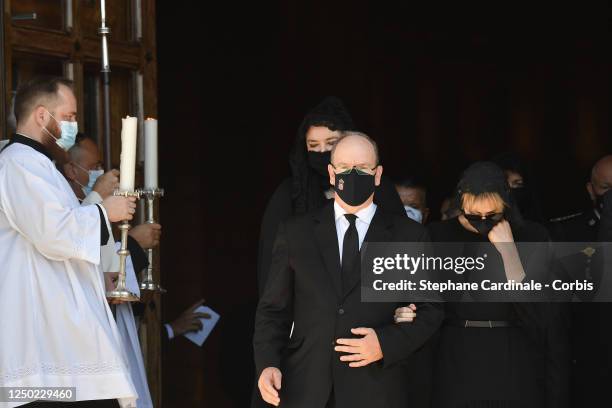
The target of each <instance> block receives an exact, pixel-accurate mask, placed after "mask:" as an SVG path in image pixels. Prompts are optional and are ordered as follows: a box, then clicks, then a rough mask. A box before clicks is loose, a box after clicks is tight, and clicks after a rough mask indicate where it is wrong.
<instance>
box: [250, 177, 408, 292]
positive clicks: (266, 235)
mask: <svg viewBox="0 0 612 408" xmlns="http://www.w3.org/2000/svg"><path fill="white" fill-rule="evenodd" d="M291 183H292V180H291V178H287V179H285V181H283V182H282V183H281V184H280V185H279V186H278V188H277V189H276V191H275V192H274V194H273V195H272V197H271V198H270V201H269V202H268V205H267V206H266V211H265V212H264V216H263V219H262V222H261V231H260V235H259V250H258V259H257V282H258V287H259V295H260V296H261V295H262V292H263V290H264V287H265V285H266V281H267V279H268V273H269V270H270V262H271V258H272V245H273V244H274V238H275V237H276V232H277V231H278V226H279V225H280V223H281V222H282V221H284V220H286V219H287V218H289V217H290V216H292V215H295V214H294V211H293V200H292V198H291V194H292V184H291ZM374 202H375V203H376V205H378V206H379V207H380V208H382V209H384V210H385V211H386V212H388V213H392V214H395V215H398V216H402V217H405V216H406V211H405V210H404V205H403V204H402V200H401V199H400V198H399V195H398V194H397V190H396V189H395V186H394V185H393V183H392V182H391V181H390V180H389V179H387V178H386V177H385V176H383V177H382V179H381V181H380V185H379V186H378V187H376V190H375V192H374Z"/></svg>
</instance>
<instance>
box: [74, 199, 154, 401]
mask: <svg viewBox="0 0 612 408" xmlns="http://www.w3.org/2000/svg"><path fill="white" fill-rule="evenodd" d="M101 202H102V197H101V196H100V194H98V193H97V192H95V191H92V192H91V193H89V195H88V196H87V197H85V199H84V200H83V203H82V204H81V205H91V204H99V203H101ZM120 248H121V242H115V240H114V238H113V237H112V235H111V238H110V239H109V241H108V243H107V244H106V245H103V246H102V248H101V259H100V264H101V266H102V271H104V272H118V271H119V263H120V259H119V255H117V251H118V250H119V249H120ZM125 273H126V282H125V285H126V287H127V289H128V290H129V291H130V292H132V293H134V294H135V295H136V296H140V286H139V285H138V280H137V279H136V272H135V271H134V265H133V264H132V257H131V256H128V257H127V260H126V263H125ZM115 310H116V313H115V314H116V321H117V327H118V329H119V334H120V335H121V339H122V341H123V348H124V351H125V355H126V358H127V361H128V366H129V368H130V375H131V378H132V383H133V384H134V386H135V387H136V390H137V392H138V400H137V401H136V407H137V408H153V402H152V401H151V393H150V391H149V383H148V382H147V373H146V370H145V366H144V360H143V357H142V350H141V348H140V339H139V338H138V329H137V327H136V321H135V319H134V312H133V311H132V305H131V303H129V302H127V303H121V304H119V305H117V306H116V309H115Z"/></svg>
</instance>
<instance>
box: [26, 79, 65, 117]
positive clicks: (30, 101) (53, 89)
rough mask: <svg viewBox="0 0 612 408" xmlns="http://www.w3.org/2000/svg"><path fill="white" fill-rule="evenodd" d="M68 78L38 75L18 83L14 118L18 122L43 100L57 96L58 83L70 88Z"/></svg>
mask: <svg viewBox="0 0 612 408" xmlns="http://www.w3.org/2000/svg"><path fill="white" fill-rule="evenodd" d="M72 84H73V82H72V81H71V80H70V79H67V78H63V77H54V76H38V77H34V78H32V79H30V80H29V81H27V82H24V83H22V84H21V85H19V88H18V89H17V95H15V119H16V120H17V123H18V124H19V123H20V121H22V120H24V119H25V118H26V117H27V116H28V115H29V114H30V113H32V111H33V110H34V108H36V107H37V106H38V105H40V104H41V101H44V100H47V101H48V100H53V99H54V98H57V93H58V91H59V87H60V85H64V86H67V87H68V88H70V89H72Z"/></svg>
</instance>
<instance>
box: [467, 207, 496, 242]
mask: <svg viewBox="0 0 612 408" xmlns="http://www.w3.org/2000/svg"><path fill="white" fill-rule="evenodd" d="M463 216H464V217H465V219H466V220H468V222H469V223H470V225H471V226H472V227H474V228H475V229H476V231H478V233H479V234H480V235H482V236H484V237H487V236H488V235H489V232H491V230H492V229H493V227H495V226H496V225H497V223H498V222H500V221H501V220H502V218H503V214H493V215H491V216H488V217H486V218H484V219H483V218H482V217H481V216H480V215H475V214H465V213H464V214H463Z"/></svg>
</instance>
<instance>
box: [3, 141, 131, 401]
mask: <svg viewBox="0 0 612 408" xmlns="http://www.w3.org/2000/svg"><path fill="white" fill-rule="evenodd" d="M100 222H101V221H100V215H99V210H98V206H95V205H91V206H80V205H79V202H78V200H77V199H76V197H75V195H74V192H73V191H72V189H71V188H70V186H69V185H68V182H67V181H66V180H65V179H64V177H63V176H62V175H61V174H60V173H59V172H58V171H57V169H56V168H55V166H54V164H53V163H52V162H51V161H50V160H49V159H48V158H47V157H46V156H45V155H43V154H41V153H39V152H37V151H36V150H34V149H32V148H31V147H28V146H25V145H23V144H19V143H15V144H12V145H10V146H8V147H7V148H6V149H5V150H4V151H3V152H2V153H1V154H0V262H1V264H2V266H1V267H0V322H1V325H2V326H1V330H0V386H2V387H38V386H46V387H76V399H77V400H79V401H81V400H90V399H115V398H116V399H118V400H119V403H120V405H121V406H123V407H126V406H133V404H134V401H135V399H136V397H137V395H136V391H135V388H134V385H133V384H132V381H131V379H130V374H129V369H128V367H127V365H126V361H125V359H124V356H123V353H122V347H121V339H120V336H119V333H118V330H117V325H116V324H115V321H114V319H113V316H112V314H111V311H110V308H109V306H108V303H107V302H106V298H105V291H104V282H103V277H102V273H101V270H100V269H99V266H98V264H99V262H100ZM23 404H24V403H6V402H4V403H1V402H0V408H12V407H15V406H19V405H23Z"/></svg>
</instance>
